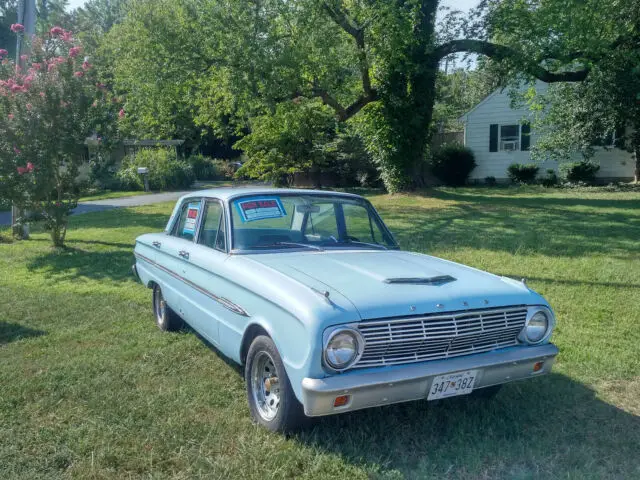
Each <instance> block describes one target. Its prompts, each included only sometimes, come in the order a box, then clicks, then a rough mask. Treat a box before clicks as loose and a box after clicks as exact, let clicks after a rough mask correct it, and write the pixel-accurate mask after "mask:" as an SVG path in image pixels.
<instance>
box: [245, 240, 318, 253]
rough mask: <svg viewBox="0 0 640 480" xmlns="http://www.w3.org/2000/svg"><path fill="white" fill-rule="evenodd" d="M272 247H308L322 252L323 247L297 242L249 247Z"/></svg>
mask: <svg viewBox="0 0 640 480" xmlns="http://www.w3.org/2000/svg"><path fill="white" fill-rule="evenodd" d="M273 247H304V248H310V249H311V250H317V251H319V252H324V248H322V247H318V246H316V245H309V244H308V243H298V242H274V243H270V244H269V245H254V246H252V247H251V248H273Z"/></svg>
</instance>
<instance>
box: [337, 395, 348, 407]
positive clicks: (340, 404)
mask: <svg viewBox="0 0 640 480" xmlns="http://www.w3.org/2000/svg"><path fill="white" fill-rule="evenodd" d="M350 398H351V397H350V396H349V395H340V396H339V397H336V399H335V400H334V402H333V406H334V407H344V406H345V405H346V404H347V403H349V399H350Z"/></svg>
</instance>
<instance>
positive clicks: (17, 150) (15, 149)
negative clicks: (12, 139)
mask: <svg viewBox="0 0 640 480" xmlns="http://www.w3.org/2000/svg"><path fill="white" fill-rule="evenodd" d="M13 151H14V152H15V154H16V155H20V153H22V152H21V151H20V149H19V148H18V147H16V146H15V145H14V146H13Z"/></svg>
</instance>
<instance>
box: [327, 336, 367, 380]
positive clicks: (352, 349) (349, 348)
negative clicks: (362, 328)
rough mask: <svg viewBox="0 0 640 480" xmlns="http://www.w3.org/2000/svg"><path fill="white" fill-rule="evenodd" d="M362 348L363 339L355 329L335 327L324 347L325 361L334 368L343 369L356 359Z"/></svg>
mask: <svg viewBox="0 0 640 480" xmlns="http://www.w3.org/2000/svg"><path fill="white" fill-rule="evenodd" d="M363 348H364V341H363V340H362V337H361V336H360V334H359V333H358V332H357V331H355V330H352V329H350V328H339V329H336V330H334V331H333V332H331V334H330V335H329V337H328V339H327V342H326V346H325V348H324V360H325V363H326V364H327V366H328V367H329V368H332V369H334V370H344V369H345V368H348V367H349V366H350V365H352V364H353V363H354V362H355V361H356V359H357V358H358V357H359V356H360V354H361V353H362V350H363Z"/></svg>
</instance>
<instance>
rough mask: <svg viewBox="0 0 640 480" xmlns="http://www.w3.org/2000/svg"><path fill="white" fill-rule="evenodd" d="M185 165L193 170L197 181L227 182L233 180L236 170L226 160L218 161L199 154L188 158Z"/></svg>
mask: <svg viewBox="0 0 640 480" xmlns="http://www.w3.org/2000/svg"><path fill="white" fill-rule="evenodd" d="M187 163H188V164H189V165H191V167H192V168H193V173H194V174H195V176H196V178H197V179H198V180H229V179H231V178H233V175H234V173H235V170H236V169H235V168H234V166H233V165H232V162H230V161H228V160H218V159H215V158H209V157H205V156H204V155H201V154H196V155H192V156H190V157H189V158H188V159H187Z"/></svg>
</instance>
